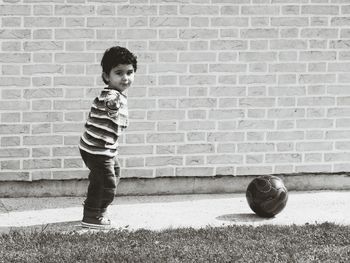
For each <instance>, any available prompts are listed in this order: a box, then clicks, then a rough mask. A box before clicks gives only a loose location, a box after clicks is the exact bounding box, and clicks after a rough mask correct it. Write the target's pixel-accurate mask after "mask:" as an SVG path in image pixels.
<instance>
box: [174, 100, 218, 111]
mask: <svg viewBox="0 0 350 263" xmlns="http://www.w3.org/2000/svg"><path fill="white" fill-rule="evenodd" d="M216 105H217V100H216V99H214V98H208V99H207V98H205V99H202V98H196V99H179V107H180V108H186V109H189V108H214V107H216Z"/></svg>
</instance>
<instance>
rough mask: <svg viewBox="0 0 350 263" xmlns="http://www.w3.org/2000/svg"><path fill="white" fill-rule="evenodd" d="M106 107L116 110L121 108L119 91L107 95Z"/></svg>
mask: <svg viewBox="0 0 350 263" xmlns="http://www.w3.org/2000/svg"><path fill="white" fill-rule="evenodd" d="M106 107H107V108H108V110H111V111H116V110H118V109H119V108H120V95H119V93H110V94H108V96H107V97H106Z"/></svg>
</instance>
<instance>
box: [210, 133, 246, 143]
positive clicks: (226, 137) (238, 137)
mask: <svg viewBox="0 0 350 263" xmlns="http://www.w3.org/2000/svg"><path fill="white" fill-rule="evenodd" d="M243 139H244V133H243V132H209V133H208V135H207V141H208V142H230V141H242V140H243Z"/></svg>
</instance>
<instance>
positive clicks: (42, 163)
mask: <svg viewBox="0 0 350 263" xmlns="http://www.w3.org/2000/svg"><path fill="white" fill-rule="evenodd" d="M0 3H1V4H0V15H1V18H0V19H1V20H0V24H1V29H0V50H1V52H0V63H1V64H0V70H1V76H0V92H1V93H0V96H1V97H0V118H1V126H0V140H1V148H0V166H1V171H0V181H5V180H39V179H71V178H86V175H87V170H86V168H84V166H83V163H82V160H81V159H80V156H79V153H78V150H77V143H78V141H79V136H80V134H81V132H82V130H83V125H84V122H85V117H86V114H87V111H88V110H89V108H90V105H91V101H92V99H93V97H94V96H95V95H97V94H98V93H99V90H100V89H101V88H102V87H103V83H102V80H101V78H100V71H101V69H100V66H99V62H100V59H101V55H102V53H103V51H104V50H105V49H106V48H108V47H110V46H112V45H122V46H126V47H128V48H129V49H130V50H132V51H133V52H134V53H136V54H137V55H138V61H139V70H138V73H137V76H136V81H135V85H134V86H133V87H132V88H131V89H130V90H129V105H130V106H129V108H130V116H131V125H130V127H129V128H128V130H127V132H126V133H125V134H124V135H123V136H122V137H121V138H120V143H121V147H120V158H121V161H122V164H123V167H124V169H123V176H124V177H162V176H212V175H246V174H252V175H253V174H270V173H300V172H327V173H328V172H340V171H350V164H349V163H350V74H349V71H350V29H349V28H350V2H349V1H348V0H106V1H102V0H1V1H0Z"/></svg>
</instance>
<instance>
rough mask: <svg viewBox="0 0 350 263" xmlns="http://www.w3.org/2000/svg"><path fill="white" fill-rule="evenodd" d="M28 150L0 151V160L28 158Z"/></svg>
mask: <svg viewBox="0 0 350 263" xmlns="http://www.w3.org/2000/svg"><path fill="white" fill-rule="evenodd" d="M29 153H30V151H29V149H26V148H15V149H10V148H8V149H0V158H23V157H29Z"/></svg>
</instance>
